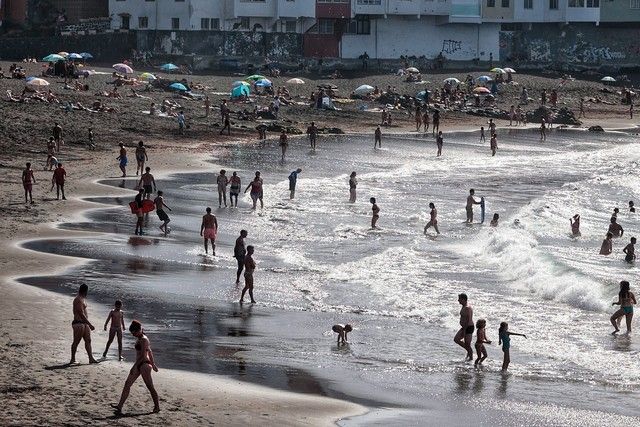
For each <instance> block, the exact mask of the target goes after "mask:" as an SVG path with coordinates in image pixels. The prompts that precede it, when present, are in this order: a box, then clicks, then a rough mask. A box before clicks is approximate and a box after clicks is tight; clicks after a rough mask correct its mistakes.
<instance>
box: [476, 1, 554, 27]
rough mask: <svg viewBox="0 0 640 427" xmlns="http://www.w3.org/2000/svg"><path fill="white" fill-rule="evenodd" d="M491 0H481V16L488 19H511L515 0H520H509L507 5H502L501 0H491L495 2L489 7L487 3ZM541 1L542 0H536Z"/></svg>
mask: <svg viewBox="0 0 640 427" xmlns="http://www.w3.org/2000/svg"><path fill="white" fill-rule="evenodd" d="M490 1H491V0H482V18H483V19H485V20H488V21H490V22H491V21H511V20H512V19H513V14H514V5H513V3H514V2H515V1H522V0H510V1H509V7H502V0H493V2H494V3H495V6H494V7H489V6H487V4H488V3H489V2H490ZM538 1H539V2H542V0H538Z"/></svg>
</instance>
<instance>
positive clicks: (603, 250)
mask: <svg viewBox="0 0 640 427" xmlns="http://www.w3.org/2000/svg"><path fill="white" fill-rule="evenodd" d="M611 252H613V234H611V233H607V237H605V238H604V240H603V241H602V246H601V247H600V255H611Z"/></svg>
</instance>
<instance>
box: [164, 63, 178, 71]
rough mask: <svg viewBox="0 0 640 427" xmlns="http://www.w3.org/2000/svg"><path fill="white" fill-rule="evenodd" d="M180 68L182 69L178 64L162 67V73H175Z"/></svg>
mask: <svg viewBox="0 0 640 427" xmlns="http://www.w3.org/2000/svg"><path fill="white" fill-rule="evenodd" d="M178 68H180V67H178V66H177V65H176V64H164V65H161V66H160V69H161V70H162V71H174V70H177V69H178Z"/></svg>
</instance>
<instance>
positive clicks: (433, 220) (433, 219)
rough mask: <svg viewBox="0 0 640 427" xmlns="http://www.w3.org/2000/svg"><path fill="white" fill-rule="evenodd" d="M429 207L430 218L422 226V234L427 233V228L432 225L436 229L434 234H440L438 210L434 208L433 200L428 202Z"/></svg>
mask: <svg viewBox="0 0 640 427" xmlns="http://www.w3.org/2000/svg"><path fill="white" fill-rule="evenodd" d="M429 208H431V212H429V217H430V220H429V222H428V223H427V225H425V227H424V235H425V236H426V235H427V230H428V229H429V228H430V227H433V228H434V229H435V230H436V234H440V230H438V210H437V209H436V205H435V204H433V202H431V203H429Z"/></svg>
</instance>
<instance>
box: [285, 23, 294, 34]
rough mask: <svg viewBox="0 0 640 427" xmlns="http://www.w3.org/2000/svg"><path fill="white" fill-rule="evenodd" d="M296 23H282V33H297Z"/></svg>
mask: <svg viewBox="0 0 640 427" xmlns="http://www.w3.org/2000/svg"><path fill="white" fill-rule="evenodd" d="M296 24H297V22H296V21H285V22H284V32H285V33H295V32H296V31H297V25H296Z"/></svg>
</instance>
